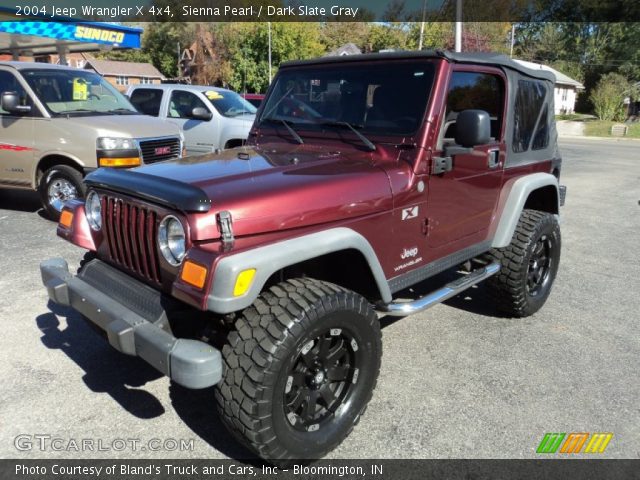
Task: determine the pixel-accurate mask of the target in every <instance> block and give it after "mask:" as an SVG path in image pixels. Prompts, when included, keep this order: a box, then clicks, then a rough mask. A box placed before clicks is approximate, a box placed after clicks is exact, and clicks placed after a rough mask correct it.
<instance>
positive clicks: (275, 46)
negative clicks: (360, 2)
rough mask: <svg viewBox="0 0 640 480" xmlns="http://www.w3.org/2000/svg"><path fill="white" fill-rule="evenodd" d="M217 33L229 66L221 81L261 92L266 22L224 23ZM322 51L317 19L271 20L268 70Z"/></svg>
mask: <svg viewBox="0 0 640 480" xmlns="http://www.w3.org/2000/svg"><path fill="white" fill-rule="evenodd" d="M218 34H219V35H220V36H221V38H222V39H223V42H224V44H225V45H226V49H227V53H226V55H227V61H228V62H229V63H230V65H231V66H232V67H233V68H232V72H231V74H230V76H229V77H228V78H226V79H225V80H226V82H225V83H226V84H228V85H229V87H230V88H232V89H234V90H237V91H245V90H246V91H248V92H264V91H265V90H266V89H267V87H268V86H269V57H268V51H269V24H268V23H267V22H260V23H228V24H225V25H224V26H223V27H221V29H220V31H219V32H218ZM325 51H326V47H325V46H324V45H322V43H320V25H319V24H318V23H314V22H300V23H298V22H273V23H271V62H272V65H273V69H272V74H274V75H275V72H276V71H277V66H278V65H280V64H281V63H282V62H286V61H288V60H297V59H305V58H313V57H317V56H320V55H322V54H323V53H324V52H325Z"/></svg>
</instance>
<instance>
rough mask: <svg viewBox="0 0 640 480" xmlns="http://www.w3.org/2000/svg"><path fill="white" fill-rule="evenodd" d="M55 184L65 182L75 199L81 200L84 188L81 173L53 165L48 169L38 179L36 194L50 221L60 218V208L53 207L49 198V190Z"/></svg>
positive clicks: (66, 167)
mask: <svg viewBox="0 0 640 480" xmlns="http://www.w3.org/2000/svg"><path fill="white" fill-rule="evenodd" d="M55 182H66V183H67V184H69V185H71V186H72V187H73V189H74V190H75V193H76V196H75V198H83V197H84V195H85V193H86V192H85V187H84V184H83V183H82V173H81V172H80V171H78V170H76V169H75V168H73V167H70V166H68V165H55V166H53V167H51V168H49V169H48V170H47V171H46V172H44V174H43V175H42V178H41V179H40V184H39V185H38V193H39V194H40V200H41V202H42V206H43V207H44V210H45V213H46V214H47V216H48V217H49V218H50V219H51V220H55V221H57V220H58V219H59V218H60V211H61V208H60V207H59V206H58V208H56V205H54V204H53V203H52V202H51V200H50V196H49V189H50V187H51V186H52V185H53V184H54V183H55Z"/></svg>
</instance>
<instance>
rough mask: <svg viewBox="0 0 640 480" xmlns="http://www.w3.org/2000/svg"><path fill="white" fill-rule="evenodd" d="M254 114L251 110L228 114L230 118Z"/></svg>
mask: <svg viewBox="0 0 640 480" xmlns="http://www.w3.org/2000/svg"><path fill="white" fill-rule="evenodd" d="M253 114H254V112H250V111H249V110H242V111H241V112H233V113H227V116H228V117H239V116H240V115H253Z"/></svg>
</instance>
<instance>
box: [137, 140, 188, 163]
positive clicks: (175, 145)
mask: <svg viewBox="0 0 640 480" xmlns="http://www.w3.org/2000/svg"><path fill="white" fill-rule="evenodd" d="M139 145H140V152H141V153H142V161H143V162H144V163H146V164H150V163H155V162H161V161H163V160H171V159H173V158H178V157H180V153H181V152H180V139H178V138H175V137H169V138H153V139H150V140H140V142H139Z"/></svg>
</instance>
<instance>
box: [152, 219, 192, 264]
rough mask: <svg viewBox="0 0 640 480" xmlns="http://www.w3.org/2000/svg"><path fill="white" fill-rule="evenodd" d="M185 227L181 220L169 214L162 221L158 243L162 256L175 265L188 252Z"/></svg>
mask: <svg viewBox="0 0 640 480" xmlns="http://www.w3.org/2000/svg"><path fill="white" fill-rule="evenodd" d="M185 243H186V242H185V233H184V227H183V226H182V223H180V220H178V219H177V218H176V217H174V216H172V215H169V216H167V217H165V218H164V219H163V220H162V222H160V228H159V229H158V245H159V246H160V251H161V252H162V256H163V257H164V258H165V260H166V261H167V262H169V263H170V264H171V265H173V266H178V265H180V263H181V262H182V259H183V258H184V255H185V253H186V245H185Z"/></svg>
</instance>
